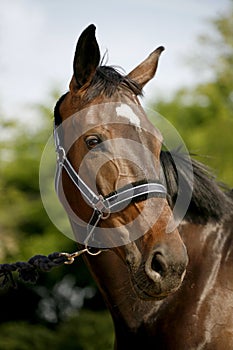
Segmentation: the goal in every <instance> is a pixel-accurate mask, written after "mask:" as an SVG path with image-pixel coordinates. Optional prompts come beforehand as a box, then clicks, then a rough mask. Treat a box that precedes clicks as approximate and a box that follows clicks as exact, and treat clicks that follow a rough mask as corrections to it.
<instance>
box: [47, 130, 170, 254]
mask: <svg viewBox="0 0 233 350" xmlns="http://www.w3.org/2000/svg"><path fill="white" fill-rule="evenodd" d="M54 140H55V147H56V153H57V169H56V175H55V189H56V192H57V194H58V197H59V183H60V176H61V171H62V169H65V171H66V173H67V174H68V176H69V178H70V179H71V180H72V182H73V183H74V185H75V186H76V187H77V189H78V190H79V191H80V192H81V194H82V195H83V197H84V198H85V199H86V201H87V202H88V204H89V205H90V206H91V207H92V208H93V214H92V216H91V219H90V221H89V223H88V224H87V237H86V239H85V251H86V252H88V253H89V254H91V255H97V254H99V253H100V252H101V250H100V249H99V250H98V251H97V253H96V252H95V253H93V252H91V251H90V248H89V247H88V242H89V239H90V237H91V235H92V233H93V231H94V229H95V227H96V226H97V225H98V223H99V221H100V220H101V219H102V220H104V219H107V218H108V217H109V216H110V215H111V213H112V212H114V211H116V210H117V209H118V208H119V207H121V206H122V205H123V204H125V205H127V204H129V203H132V202H136V201H140V200H142V198H143V199H144V198H149V197H160V198H165V197H166V195H167V190H166V188H165V187H164V186H163V185H162V184H160V183H159V182H145V183H135V184H130V185H131V187H130V188H126V187H123V188H120V189H119V190H117V191H115V192H113V193H110V194H109V195H107V196H102V195H96V193H95V192H93V191H92V190H91V188H90V187H89V186H88V185H87V184H86V183H85V181H83V179H82V178H81V177H80V176H79V174H78V173H77V172H76V171H75V169H74V168H73V166H72V164H71V163H70V161H69V159H68V158H67V156H66V152H65V149H64V147H63V146H62V144H61V140H60V138H59V134H58V132H57V130H56V127H54Z"/></svg>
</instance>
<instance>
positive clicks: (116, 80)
mask: <svg viewBox="0 0 233 350" xmlns="http://www.w3.org/2000/svg"><path fill="white" fill-rule="evenodd" d="M119 87H125V88H126V89H128V90H130V91H131V92H132V93H133V94H135V95H142V88H141V87H140V86H139V84H137V83H136V82H135V81H134V80H132V79H130V78H129V77H128V76H127V75H122V74H121V73H120V72H119V71H118V70H117V69H115V68H113V67H111V66H99V67H98V68H97V69H96V72H95V75H94V77H93V79H92V81H91V83H90V85H89V87H88V89H87V91H86V93H85V94H84V96H83V102H89V101H91V100H93V99H94V98H96V97H97V96H99V95H101V94H102V95H104V96H106V97H111V96H112V95H113V94H114V93H115V92H116V91H117V89H118V88H119ZM67 94H68V92H67V93H65V94H64V95H62V96H61V97H60V99H59V100H58V101H57V103H56V105H55V108H54V120H55V125H59V124H61V122H62V119H61V115H60V112H59V107H60V105H61V103H62V101H63V100H64V98H65V97H66V95H67Z"/></svg>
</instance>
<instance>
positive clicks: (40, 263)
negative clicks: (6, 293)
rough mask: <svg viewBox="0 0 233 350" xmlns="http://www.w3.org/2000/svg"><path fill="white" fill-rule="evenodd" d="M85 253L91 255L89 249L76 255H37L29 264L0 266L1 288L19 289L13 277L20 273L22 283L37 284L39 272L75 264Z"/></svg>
mask: <svg viewBox="0 0 233 350" xmlns="http://www.w3.org/2000/svg"><path fill="white" fill-rule="evenodd" d="M100 252H101V251H99V253H100ZM84 253H89V250H88V248H87V247H86V248H84V249H81V250H78V251H76V252H74V253H61V252H55V253H52V254H49V255H48V256H46V255H35V256H33V257H32V258H30V259H29V260H28V261H27V262H25V261H24V262H23V261H18V262H15V263H11V264H0V288H4V287H6V286H7V285H11V286H12V287H13V288H16V287H17V284H16V282H15V280H14V276H13V273H14V272H17V273H18V278H19V279H21V280H22V281H24V282H28V283H36V281H37V280H38V277H39V272H49V271H50V270H51V269H53V268H54V267H59V266H61V265H64V264H68V265H70V264H73V262H74V260H75V259H76V258H77V257H79V256H80V255H82V254H84ZM99 253H98V254H99ZM89 254H90V253H89ZM92 255H93V253H92ZM95 255H96V254H95Z"/></svg>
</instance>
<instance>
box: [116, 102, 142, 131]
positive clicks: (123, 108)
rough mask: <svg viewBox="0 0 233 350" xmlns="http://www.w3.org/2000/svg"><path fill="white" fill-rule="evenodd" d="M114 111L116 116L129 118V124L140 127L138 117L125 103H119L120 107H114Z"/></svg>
mask: <svg viewBox="0 0 233 350" xmlns="http://www.w3.org/2000/svg"><path fill="white" fill-rule="evenodd" d="M116 112H117V116H118V117H120V116H121V117H124V118H126V119H128V120H129V122H130V124H133V125H135V126H137V127H138V128H140V119H139V118H138V116H137V115H136V114H135V113H134V111H133V110H132V108H130V107H129V106H128V105H127V104H121V105H120V107H117V108H116Z"/></svg>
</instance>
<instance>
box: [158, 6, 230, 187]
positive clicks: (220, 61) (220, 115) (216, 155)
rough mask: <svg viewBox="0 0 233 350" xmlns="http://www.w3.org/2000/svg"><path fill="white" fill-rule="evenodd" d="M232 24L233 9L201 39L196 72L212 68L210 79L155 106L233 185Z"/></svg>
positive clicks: (220, 178)
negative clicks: (210, 34)
mask: <svg viewBox="0 0 233 350" xmlns="http://www.w3.org/2000/svg"><path fill="white" fill-rule="evenodd" d="M232 21H233V6H231V9H230V10H229V11H228V12H227V13H226V14H223V15H221V16H220V17H218V18H216V19H214V20H212V21H211V25H212V27H213V29H214V30H213V34H212V36H206V35H203V36H201V37H200V38H199V45H200V49H199V53H200V52H201V55H200V54H199V55H198V57H197V59H196V60H195V66H194V71H195V72H196V74H200V72H201V74H204V73H205V70H206V69H207V68H208V70H210V68H211V78H209V80H208V81H207V82H206V81H205V82H203V83H200V84H198V85H197V86H194V87H193V88H189V89H186V88H183V89H180V90H179V91H177V92H176V93H175V95H174V96H173V97H172V99H171V100H170V101H164V100H162V99H160V100H159V101H158V102H157V103H156V104H155V105H154V107H155V108H156V110H158V111H159V112H160V113H161V114H162V115H164V116H165V117H167V118H168V119H169V120H170V121H171V122H172V123H173V125H174V126H175V127H176V128H177V130H178V131H179V132H180V134H181V136H182V138H183V139H184V141H185V143H186V145H187V147H188V149H189V150H190V151H191V152H193V153H198V154H200V155H204V156H205V157H202V159H201V160H202V161H203V162H205V163H206V164H207V165H209V166H210V167H211V168H213V169H215V171H216V174H217V176H218V179H219V180H221V181H223V182H226V183H228V184H229V185H232V183H233V172H232V150H233V138H232V130H233V85H232V82H233V70H232V66H233V27H232ZM204 75H205V74H204ZM206 156H207V157H206Z"/></svg>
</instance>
